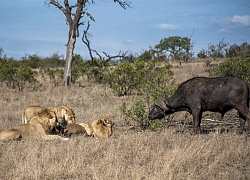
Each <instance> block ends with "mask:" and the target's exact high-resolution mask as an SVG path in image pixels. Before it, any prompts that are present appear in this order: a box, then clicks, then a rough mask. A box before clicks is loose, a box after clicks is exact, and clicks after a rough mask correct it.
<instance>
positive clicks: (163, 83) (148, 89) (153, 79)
mask: <svg viewBox="0 0 250 180" xmlns="http://www.w3.org/2000/svg"><path fill="white" fill-rule="evenodd" d="M137 63H138V62H137ZM139 64H140V63H139ZM141 65H142V64H141ZM136 66H137V65H136ZM143 67H144V68H141V69H140V68H139V69H140V70H138V69H137V71H135V72H136V73H138V74H137V76H136V77H137V78H139V77H140V78H139V79H137V81H136V82H140V83H138V86H137V89H136V90H137V91H138V92H140V96H135V101H134V103H133V104H132V105H131V107H128V105H127V104H126V103H123V104H122V105H121V106H120V111H121V113H122V115H124V118H125V122H126V123H127V124H129V125H132V126H134V127H136V128H140V129H141V130H145V129H151V130H159V129H161V128H162V127H163V126H164V125H165V124H166V122H160V121H149V120H148V113H149V111H150V110H151V108H152V107H151V105H152V104H154V102H155V100H156V99H157V98H159V97H166V98H168V97H169V96H171V95H172V94H173V92H174V91H175V89H176V87H177V86H176V85H174V82H173V81H171V80H172V79H173V72H172V71H171V66H170V65H169V64H166V65H157V64H156V62H153V61H152V62H150V63H147V64H144V66H143ZM135 69H136V68H135ZM135 79H136V78H135Z"/></svg>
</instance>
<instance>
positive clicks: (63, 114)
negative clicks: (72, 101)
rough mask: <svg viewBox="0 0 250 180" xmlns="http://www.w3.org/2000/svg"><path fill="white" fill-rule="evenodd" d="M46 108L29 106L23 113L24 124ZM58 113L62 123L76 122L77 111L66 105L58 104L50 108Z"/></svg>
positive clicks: (58, 118)
mask: <svg viewBox="0 0 250 180" xmlns="http://www.w3.org/2000/svg"><path fill="white" fill-rule="evenodd" d="M45 109H46V108H45V107H41V106H28V107H26V108H25V109H24V111H23V113H22V124H27V123H28V122H29V120H30V119H31V118H32V117H33V116H35V115H37V114H39V113H40V112H42V111H44V110H45ZM48 109H51V110H53V111H55V113H56V117H57V120H58V122H60V123H61V124H65V125H66V124H74V123H75V112H74V110H73V109H70V108H68V107H66V106H64V105H61V106H58V107H57V108H48Z"/></svg>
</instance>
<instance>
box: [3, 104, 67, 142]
mask: <svg viewBox="0 0 250 180" xmlns="http://www.w3.org/2000/svg"><path fill="white" fill-rule="evenodd" d="M57 123H58V121H57V118H56V114H55V112H54V111H53V110H52V109H50V110H49V109H44V110H43V111H40V113H39V114H38V115H35V116H34V117H32V118H31V119H30V120H29V122H28V123H27V124H22V125H18V126H14V127H10V128H7V129H4V130H2V131H1V132H0V140H5V141H7V140H20V139H23V138H27V137H31V136H32V137H39V138H43V139H46V140H51V139H60V140H68V138H63V137H61V136H58V135H51V132H52V129H53V128H54V127H55V125H56V124H57Z"/></svg>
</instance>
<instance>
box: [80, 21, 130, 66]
mask: <svg viewBox="0 0 250 180" xmlns="http://www.w3.org/2000/svg"><path fill="white" fill-rule="evenodd" d="M89 28H90V23H89V22H88V25H87V27H86V29H85V30H84V31H83V35H82V42H83V43H84V44H85V45H86V46H87V48H88V51H89V55H90V58H91V60H92V63H93V64H95V58H94V56H93V52H94V53H95V54H96V55H97V56H98V57H99V58H100V59H102V60H105V61H106V62H108V61H110V60H111V59H115V58H120V59H121V58H125V57H126V55H127V53H128V51H126V52H123V53H122V52H121V51H120V52H119V54H117V55H114V56H111V55H109V54H107V53H106V52H103V54H104V55H105V57H103V56H101V55H100V54H99V53H98V52H97V51H96V50H94V49H92V48H91V46H90V41H89V39H88V30H89Z"/></svg>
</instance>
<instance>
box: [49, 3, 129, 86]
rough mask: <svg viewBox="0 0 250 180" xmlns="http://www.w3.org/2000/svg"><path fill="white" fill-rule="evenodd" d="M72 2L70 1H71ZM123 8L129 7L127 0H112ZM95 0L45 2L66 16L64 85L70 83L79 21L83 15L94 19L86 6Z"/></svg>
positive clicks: (82, 23) (80, 22)
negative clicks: (66, 40) (71, 3)
mask: <svg viewBox="0 0 250 180" xmlns="http://www.w3.org/2000/svg"><path fill="white" fill-rule="evenodd" d="M71 2H72V1H71ZM114 2H115V3H118V4H119V5H120V6H121V7H122V8H123V9H126V8H127V7H130V2H129V1H122V0H114ZM94 3H95V0H76V2H75V4H73V5H70V4H69V1H68V0H64V1H63V2H62V1H59V0H47V1H46V4H48V5H50V4H52V5H54V6H56V7H57V8H58V9H60V10H61V11H62V12H63V14H64V15H65V17H66V22H67V25H68V26H69V33H68V42H67V44H66V46H67V49H66V64H65V69H64V75H63V83H64V85H65V86H67V85H69V84H70V77H71V68H72V60H73V55H74V48H75V43H76V38H77V37H79V26H81V25H84V24H85V22H84V21H81V19H82V18H83V17H84V16H87V17H89V18H90V19H91V20H92V21H95V19H94V17H93V16H92V15H91V14H90V13H89V12H88V11H87V8H86V7H87V6H88V5H90V4H94Z"/></svg>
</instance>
